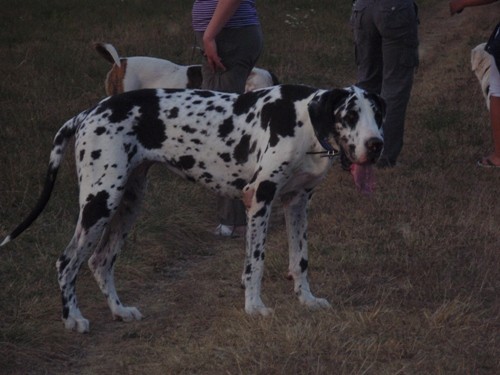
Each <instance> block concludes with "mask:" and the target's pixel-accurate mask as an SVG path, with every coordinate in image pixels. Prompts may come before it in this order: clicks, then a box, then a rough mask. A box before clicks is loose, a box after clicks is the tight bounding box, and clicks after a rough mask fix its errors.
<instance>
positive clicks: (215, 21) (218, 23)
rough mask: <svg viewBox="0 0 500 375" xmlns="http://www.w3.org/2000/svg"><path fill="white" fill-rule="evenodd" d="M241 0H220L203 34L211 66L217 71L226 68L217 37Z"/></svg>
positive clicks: (204, 45) (205, 50) (206, 53)
mask: <svg viewBox="0 0 500 375" xmlns="http://www.w3.org/2000/svg"><path fill="white" fill-rule="evenodd" d="M240 3H241V0H219V2H218V3H217V8H215V12H214V15H213V16H212V19H211V20H210V23H209V24H208V26H207V29H206V30H205V33H204V34H203V49H204V52H205V56H206V58H207V60H208V64H209V66H210V67H211V68H212V69H213V70H214V71H215V70H216V69H222V70H226V67H225V66H224V64H223V63H222V61H221V59H220V57H219V54H218V53H217V45H216V44H215V37H216V36H217V35H218V34H219V33H220V31H221V30H222V28H223V27H224V26H225V25H226V23H227V21H229V19H230V18H231V17H232V16H233V14H234V13H235V12H236V9H238V7H239V6H240Z"/></svg>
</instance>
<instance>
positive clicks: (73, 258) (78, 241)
mask: <svg viewBox="0 0 500 375" xmlns="http://www.w3.org/2000/svg"><path fill="white" fill-rule="evenodd" d="M81 219H82V213H81V212H80V217H79V220H78V224H77V226H76V230H75V234H74V235H73V238H72V239H71V242H70V243H69V245H68V246H67V247H66V249H65V250H64V253H63V254H62V255H61V256H60V257H59V259H58V260H57V263H56V267H57V271H58V282H59V287H60V289H61V300H62V309H63V311H62V319H63V322H64V325H65V327H66V328H67V329H69V330H73V329H74V330H76V331H78V332H81V333H84V332H88V331H89V321H88V320H87V319H85V318H84V317H83V316H82V313H81V312H80V309H79V307H78V301H77V298H76V278H77V275H78V271H79V270H80V267H81V266H82V263H83V262H84V260H85V259H86V258H87V256H88V254H89V253H90V252H91V251H92V249H93V247H94V246H95V245H94V244H96V243H97V242H98V241H99V239H100V238H101V236H102V233H103V231H104V226H105V223H103V222H99V223H97V224H96V225H94V226H92V227H91V228H88V229H85V228H84V227H83V226H82V220H81Z"/></svg>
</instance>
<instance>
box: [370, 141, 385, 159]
mask: <svg viewBox="0 0 500 375" xmlns="http://www.w3.org/2000/svg"><path fill="white" fill-rule="evenodd" d="M383 148H384V141H383V140H382V139H380V138H377V137H372V138H370V139H369V140H367V141H366V149H367V150H368V155H369V157H370V159H376V158H378V157H379V156H380V153H381V152H382V149H383Z"/></svg>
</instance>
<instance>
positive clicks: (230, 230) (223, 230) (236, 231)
mask: <svg viewBox="0 0 500 375" xmlns="http://www.w3.org/2000/svg"><path fill="white" fill-rule="evenodd" d="M245 230H246V226H245V225H237V226H233V225H225V224H219V225H218V226H217V228H215V231H214V234H215V235H216V236H221V237H231V238H235V237H242V236H244V235H245Z"/></svg>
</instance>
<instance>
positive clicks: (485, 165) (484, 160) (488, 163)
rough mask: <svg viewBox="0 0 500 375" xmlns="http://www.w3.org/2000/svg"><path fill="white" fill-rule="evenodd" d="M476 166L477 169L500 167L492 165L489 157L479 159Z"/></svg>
mask: <svg viewBox="0 0 500 375" xmlns="http://www.w3.org/2000/svg"><path fill="white" fill-rule="evenodd" d="M477 165H478V167H483V168H500V165H496V164H494V163H493V162H492V161H491V160H490V158H489V157H485V158H482V159H479V160H478V161H477Z"/></svg>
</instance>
